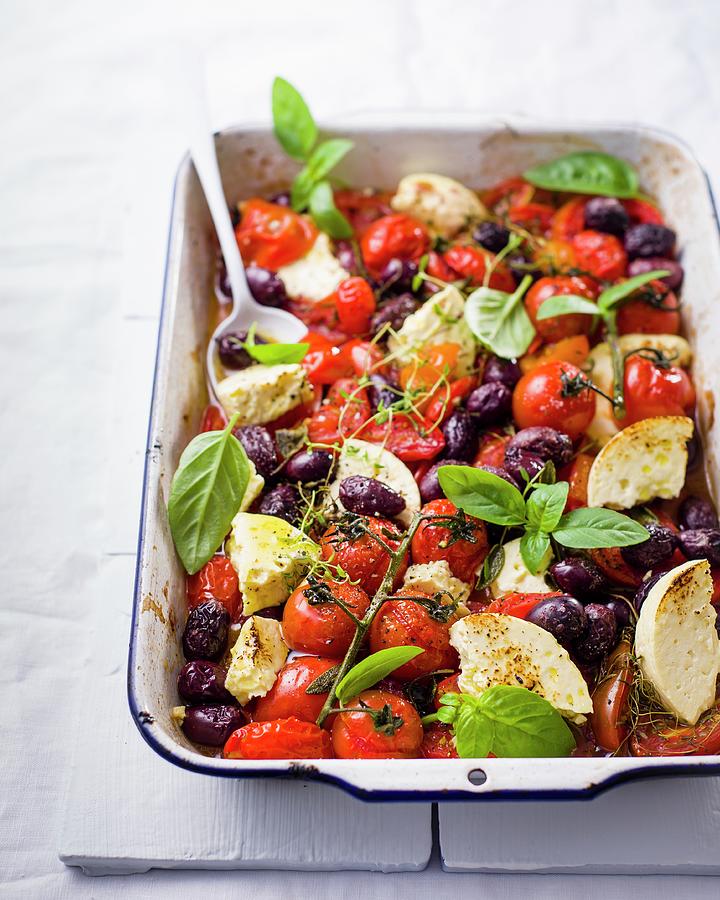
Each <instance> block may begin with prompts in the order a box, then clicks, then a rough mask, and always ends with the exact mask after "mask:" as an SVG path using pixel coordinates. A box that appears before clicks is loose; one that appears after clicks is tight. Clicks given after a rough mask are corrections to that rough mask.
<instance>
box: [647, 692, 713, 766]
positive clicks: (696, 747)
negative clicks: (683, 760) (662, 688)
mask: <svg viewBox="0 0 720 900" xmlns="http://www.w3.org/2000/svg"><path fill="white" fill-rule="evenodd" d="M630 750H631V752H632V755H633V756H706V755H707V756H716V755H717V754H718V753H720V704H716V705H715V706H713V707H712V709H709V710H708V711H707V712H706V713H703V715H702V716H701V717H700V720H699V721H698V723H697V724H696V725H681V724H679V723H678V722H677V720H676V719H674V718H673V717H672V716H658V715H657V714H654V715H652V716H649V717H647V721H642V720H641V722H640V723H639V724H638V725H637V727H636V728H635V730H634V731H633V733H632V737H631V738H630Z"/></svg>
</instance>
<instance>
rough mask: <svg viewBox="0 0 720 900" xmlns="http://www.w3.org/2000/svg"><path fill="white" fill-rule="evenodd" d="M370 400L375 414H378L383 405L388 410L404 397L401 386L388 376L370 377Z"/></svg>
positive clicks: (376, 375)
mask: <svg viewBox="0 0 720 900" xmlns="http://www.w3.org/2000/svg"><path fill="white" fill-rule="evenodd" d="M367 393H368V400H369V401H370V406H371V407H372V410H373V412H377V411H378V409H379V408H380V406H381V405H382V408H383V409H388V408H389V407H390V406H392V404H393V403H397V401H398V400H399V399H400V398H401V397H402V393H403V392H402V390H401V388H400V385H399V384H398V383H397V382H396V381H393V380H392V379H391V378H389V377H388V376H387V375H378V374H373V375H370V384H369V385H368V387H367Z"/></svg>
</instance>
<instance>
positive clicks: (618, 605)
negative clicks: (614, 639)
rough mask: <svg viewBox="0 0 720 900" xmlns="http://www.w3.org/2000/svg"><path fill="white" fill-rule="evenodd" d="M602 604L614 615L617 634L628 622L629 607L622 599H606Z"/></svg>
mask: <svg viewBox="0 0 720 900" xmlns="http://www.w3.org/2000/svg"><path fill="white" fill-rule="evenodd" d="M603 606H604V607H605V608H606V609H609V610H612V612H613V614H614V615H615V624H616V626H617V631H618V634H619V633H620V632H621V631H622V630H623V628H626V627H627V626H628V625H629V624H630V607H629V606H628V604H627V603H626V602H625V601H624V600H608V602H607V603H604V604H603Z"/></svg>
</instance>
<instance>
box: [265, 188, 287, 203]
mask: <svg viewBox="0 0 720 900" xmlns="http://www.w3.org/2000/svg"><path fill="white" fill-rule="evenodd" d="M268 203H275V204H277V206H290V191H278V192H277V193H276V194H273V195H272V196H271V197H270V198H269V199H268Z"/></svg>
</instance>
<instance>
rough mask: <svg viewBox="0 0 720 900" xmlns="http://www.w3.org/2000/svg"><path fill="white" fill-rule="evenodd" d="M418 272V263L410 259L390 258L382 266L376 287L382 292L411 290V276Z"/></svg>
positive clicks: (390, 292)
mask: <svg viewBox="0 0 720 900" xmlns="http://www.w3.org/2000/svg"><path fill="white" fill-rule="evenodd" d="M417 273H418V265H417V263H416V262H412V260H403V259H391V260H389V261H388V262H387V263H386V264H385V266H384V267H383V270H382V272H380V277H379V278H378V287H379V288H380V290H381V291H382V292H383V293H384V294H401V293H403V292H406V291H411V290H412V283H413V278H414V277H415V276H416V275H417Z"/></svg>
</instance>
